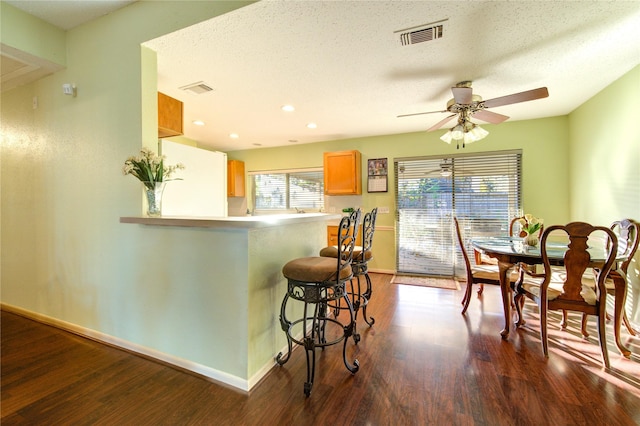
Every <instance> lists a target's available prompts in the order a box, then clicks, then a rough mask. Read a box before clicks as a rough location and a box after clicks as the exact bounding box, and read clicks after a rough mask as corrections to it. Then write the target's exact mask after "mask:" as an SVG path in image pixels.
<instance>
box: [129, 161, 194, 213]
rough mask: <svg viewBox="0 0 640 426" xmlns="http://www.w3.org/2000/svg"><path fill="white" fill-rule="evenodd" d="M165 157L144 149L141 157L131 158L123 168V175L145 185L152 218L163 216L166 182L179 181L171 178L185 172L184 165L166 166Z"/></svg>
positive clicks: (148, 211) (148, 207) (148, 208)
mask: <svg viewBox="0 0 640 426" xmlns="http://www.w3.org/2000/svg"><path fill="white" fill-rule="evenodd" d="M164 160H165V156H164V155H163V156H159V155H157V154H156V153H155V152H153V151H151V150H150V149H149V148H142V149H141V150H140V155H138V156H135V157H133V156H132V157H129V158H127V159H126V161H125V162H124V166H122V173H123V174H124V175H125V176H126V175H132V176H134V177H136V178H137V179H138V180H139V181H140V182H142V184H143V185H144V189H145V194H146V196H147V215H148V216H150V217H159V216H162V194H163V192H164V187H165V184H166V182H168V181H170V180H179V179H180V178H173V179H171V176H173V174H174V173H175V172H176V170H183V169H184V165H183V164H182V163H177V164H176V165H174V166H168V165H165V164H164Z"/></svg>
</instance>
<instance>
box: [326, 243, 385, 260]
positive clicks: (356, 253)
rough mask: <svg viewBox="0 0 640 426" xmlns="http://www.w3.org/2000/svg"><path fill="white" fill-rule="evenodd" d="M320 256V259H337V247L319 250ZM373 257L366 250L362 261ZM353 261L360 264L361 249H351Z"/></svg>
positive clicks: (369, 251)
mask: <svg viewBox="0 0 640 426" xmlns="http://www.w3.org/2000/svg"><path fill="white" fill-rule="evenodd" d="M320 256H321V257H332V258H334V259H335V258H336V257H338V247H337V246H329V247H325V248H323V249H322V250H320ZM372 257H373V253H372V252H371V250H367V251H365V252H364V260H365V261H367V260H371V258H372ZM353 261H354V262H362V247H358V246H356V247H354V248H353Z"/></svg>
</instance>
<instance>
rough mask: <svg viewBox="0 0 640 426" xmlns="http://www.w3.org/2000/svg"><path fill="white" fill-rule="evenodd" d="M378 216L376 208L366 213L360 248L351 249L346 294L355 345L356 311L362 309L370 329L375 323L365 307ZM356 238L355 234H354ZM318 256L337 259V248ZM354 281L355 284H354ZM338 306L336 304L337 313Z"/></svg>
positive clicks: (334, 247) (357, 337) (369, 296)
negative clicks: (349, 306)
mask: <svg viewBox="0 0 640 426" xmlns="http://www.w3.org/2000/svg"><path fill="white" fill-rule="evenodd" d="M377 215H378V208H377V207H376V208H374V209H373V210H371V212H369V213H366V214H365V215H364V218H363V220H362V246H356V247H354V249H353V262H352V263H351V269H352V270H353V278H351V280H350V281H349V289H348V291H347V293H348V294H349V297H350V298H351V304H352V305H353V311H354V320H355V322H356V324H355V325H354V333H353V340H354V342H355V343H356V344H357V343H358V342H359V341H360V333H358V332H357V319H358V311H359V310H360V308H362V317H363V318H364V321H365V322H366V323H367V324H368V325H369V326H370V327H371V326H372V325H373V324H374V323H375V322H376V320H375V318H373V317H368V316H367V305H368V304H369V301H370V300H371V294H372V293H373V290H372V286H371V278H370V277H369V269H368V264H369V261H370V260H371V259H373V253H372V251H371V246H372V245H373V234H374V232H375V230H376V217H377ZM356 238H357V234H356ZM320 256H322V257H334V258H335V257H337V256H338V247H337V246H329V247H325V248H323V249H322V250H320ZM360 277H364V284H365V289H364V291H362V283H361V282H360ZM354 281H355V283H354ZM339 309H340V304H339V303H338V312H339Z"/></svg>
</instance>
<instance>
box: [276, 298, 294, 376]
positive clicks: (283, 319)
mask: <svg viewBox="0 0 640 426" xmlns="http://www.w3.org/2000/svg"><path fill="white" fill-rule="evenodd" d="M288 300H289V294H285V296H284V299H283V300H282V305H281V306H280V327H281V328H282V331H284V333H285V334H286V335H287V356H286V357H284V355H283V353H282V352H280V353H278V356H276V362H277V363H278V364H279V365H284V364H285V363H286V362H287V361H289V357H290V356H291V350H292V344H293V342H292V340H291V331H290V327H291V321H289V320H288V319H287V315H286V307H287V301H288Z"/></svg>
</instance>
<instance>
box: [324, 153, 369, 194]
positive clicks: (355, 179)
mask: <svg viewBox="0 0 640 426" xmlns="http://www.w3.org/2000/svg"><path fill="white" fill-rule="evenodd" d="M360 163H361V159H360V151H355V150H354V151H339V152H325V153H324V193H325V194H326V195H360V194H362V176H361V164H360Z"/></svg>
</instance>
